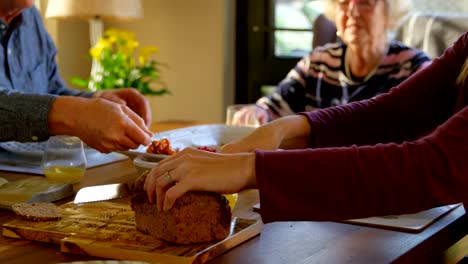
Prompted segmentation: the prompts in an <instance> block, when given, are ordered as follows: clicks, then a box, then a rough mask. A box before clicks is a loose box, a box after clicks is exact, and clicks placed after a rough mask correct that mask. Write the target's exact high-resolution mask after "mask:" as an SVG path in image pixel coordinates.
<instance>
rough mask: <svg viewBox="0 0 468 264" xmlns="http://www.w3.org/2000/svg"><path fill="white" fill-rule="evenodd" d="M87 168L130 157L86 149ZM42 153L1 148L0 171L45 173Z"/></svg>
mask: <svg viewBox="0 0 468 264" xmlns="http://www.w3.org/2000/svg"><path fill="white" fill-rule="evenodd" d="M85 154H86V160H87V165H86V168H93V167H97V166H101V165H104V164H108V163H112V162H116V161H121V160H125V159H127V158H128V157H127V156H126V155H123V154H119V153H115V152H112V153H109V154H103V153H100V152H98V151H97V150H94V149H86V151H85ZM40 164H41V156H40V155H22V154H19V153H17V152H15V153H14V152H10V151H7V150H5V149H3V148H0V171H12V172H21V173H31V174H38V175H44V173H43V172H42V170H41V167H40Z"/></svg>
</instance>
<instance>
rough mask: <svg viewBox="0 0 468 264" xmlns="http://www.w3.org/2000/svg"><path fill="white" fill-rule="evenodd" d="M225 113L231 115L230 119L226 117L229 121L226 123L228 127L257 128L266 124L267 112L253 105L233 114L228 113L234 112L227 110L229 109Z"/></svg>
mask: <svg viewBox="0 0 468 264" xmlns="http://www.w3.org/2000/svg"><path fill="white" fill-rule="evenodd" d="M231 107H236V105H233V106H231ZM227 111H228V115H231V116H230V117H228V118H230V119H231V120H228V123H229V124H230V125H237V126H259V125H263V124H265V123H267V122H268V112H267V110H265V109H263V108H261V107H260V106H257V105H255V104H252V105H248V106H245V107H243V108H241V109H240V110H237V111H236V112H234V113H229V111H235V110H229V107H228V110H227Z"/></svg>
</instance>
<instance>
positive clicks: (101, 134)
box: [49, 96, 152, 153]
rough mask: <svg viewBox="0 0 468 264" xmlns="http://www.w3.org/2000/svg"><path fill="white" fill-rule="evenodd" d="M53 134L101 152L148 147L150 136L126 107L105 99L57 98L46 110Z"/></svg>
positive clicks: (138, 117) (143, 123) (142, 123)
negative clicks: (70, 137) (70, 136)
mask: <svg viewBox="0 0 468 264" xmlns="http://www.w3.org/2000/svg"><path fill="white" fill-rule="evenodd" d="M49 131H50V134H52V135H72V136H77V137H79V138H81V140H83V142H85V143H86V144H87V145H89V146H90V147H93V148H95V149H97V150H99V151H101V152H104V153H108V152H111V151H115V150H128V149H134V148H137V147H138V146H139V145H140V144H142V145H149V144H150V143H151V136H152V133H151V131H149V129H148V128H147V126H146V125H145V122H144V121H143V119H142V118H141V117H140V116H138V115H137V114H136V113H135V112H133V111H132V110H131V109H130V108H129V107H127V106H126V105H123V104H118V103H114V102H111V101H109V100H104V99H87V98H81V97H71V96H60V97H57V98H56V99H55V101H54V102H53V104H52V106H51V108H50V110H49Z"/></svg>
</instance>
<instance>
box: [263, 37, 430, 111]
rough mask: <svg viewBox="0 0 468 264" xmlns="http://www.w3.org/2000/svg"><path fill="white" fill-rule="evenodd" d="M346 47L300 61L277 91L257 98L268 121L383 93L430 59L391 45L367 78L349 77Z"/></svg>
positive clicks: (325, 50)
mask: <svg viewBox="0 0 468 264" xmlns="http://www.w3.org/2000/svg"><path fill="white" fill-rule="evenodd" d="M346 48H347V46H346V45H345V44H343V43H333V44H327V45H325V46H323V47H318V48H316V49H314V51H312V52H311V53H310V54H309V55H307V56H305V57H304V58H303V59H302V60H300V61H299V62H298V63H297V65H296V67H295V68H294V69H292V70H291V71H290V72H289V74H288V75H287V77H286V78H285V79H284V80H283V81H282V82H281V83H280V84H279V86H278V88H277V89H276V91H275V92H274V93H273V94H271V95H269V96H265V97H262V98H260V99H259V100H258V101H257V105H259V106H261V107H262V108H265V109H267V110H268V112H269V113H270V117H272V118H274V119H275V118H278V117H281V116H286V115H291V114H294V113H298V112H304V111H313V110H315V109H319V108H326V107H330V106H337V105H343V104H346V103H348V102H353V101H359V100H363V99H368V98H372V97H374V96H376V95H378V94H381V93H386V92H388V91H389V90H390V88H392V87H394V86H397V85H398V84H400V83H401V82H403V81H404V80H405V79H406V78H408V77H409V76H410V75H411V74H413V73H414V72H416V71H417V70H418V69H420V68H421V67H425V66H427V65H428V64H429V63H430V58H429V57H428V56H427V55H426V54H425V53H423V52H422V51H420V50H417V49H413V48H409V47H407V46H405V45H403V44H402V43H399V42H396V41H393V42H391V43H390V45H389V48H388V52H387V54H386V55H385V57H384V58H383V60H382V63H381V64H380V65H379V66H378V67H377V68H376V69H375V70H374V71H373V72H371V73H370V74H368V76H366V77H364V78H357V77H355V76H352V74H351V73H350V71H349V70H347V67H346V65H345V63H344V58H345V54H346Z"/></svg>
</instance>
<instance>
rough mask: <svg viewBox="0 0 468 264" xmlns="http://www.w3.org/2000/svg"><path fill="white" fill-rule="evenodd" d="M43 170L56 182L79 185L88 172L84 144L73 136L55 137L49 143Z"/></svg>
mask: <svg viewBox="0 0 468 264" xmlns="http://www.w3.org/2000/svg"><path fill="white" fill-rule="evenodd" d="M41 168H42V171H43V172H44V174H45V176H46V178H47V179H48V180H50V181H55V182H71V183H78V182H80V180H81V178H82V177H83V175H84V173H85V171H86V156H85V153H84V148H83V142H82V141H81V140H80V139H79V138H77V137H73V136H54V137H50V138H49V140H48V141H47V145H46V149H45V151H44V154H43V156H42V161H41Z"/></svg>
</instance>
